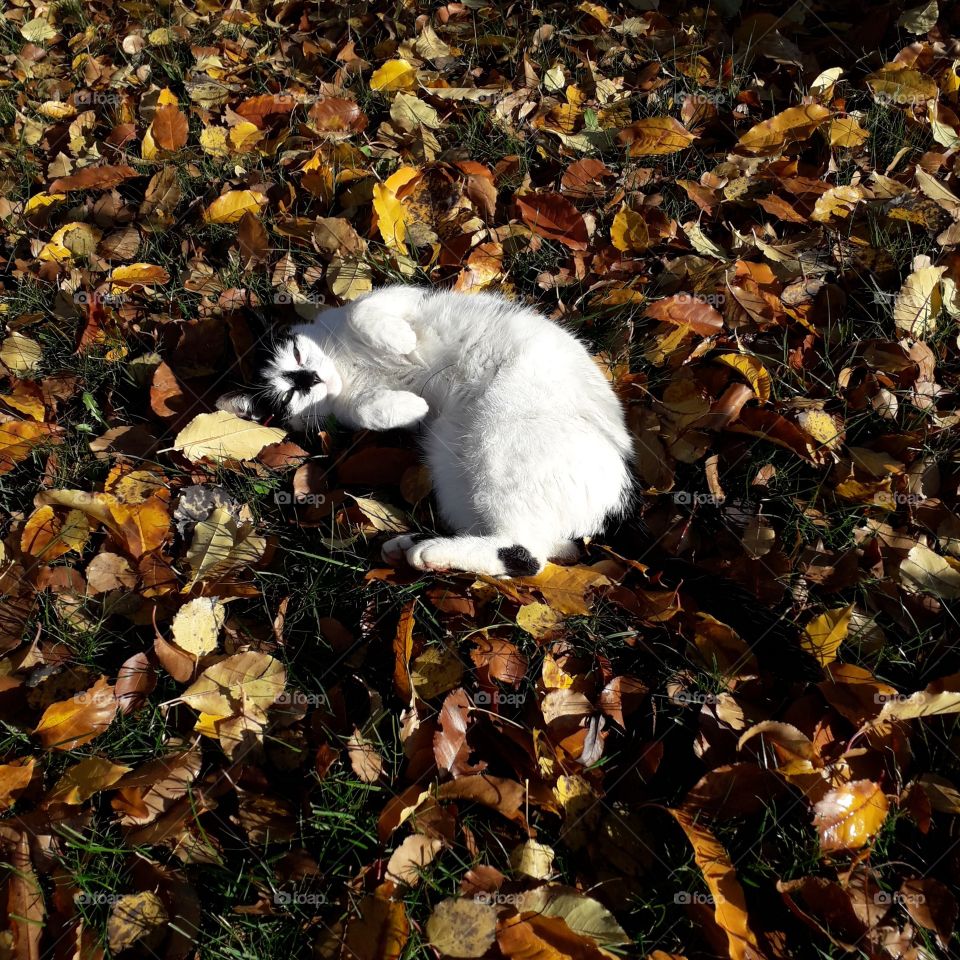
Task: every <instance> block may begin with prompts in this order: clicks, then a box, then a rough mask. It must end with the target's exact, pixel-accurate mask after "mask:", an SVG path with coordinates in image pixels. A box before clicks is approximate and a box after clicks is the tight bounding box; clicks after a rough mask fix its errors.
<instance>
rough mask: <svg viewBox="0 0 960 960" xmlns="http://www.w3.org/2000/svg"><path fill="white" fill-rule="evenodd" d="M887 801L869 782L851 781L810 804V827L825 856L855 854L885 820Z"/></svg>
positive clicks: (875, 786)
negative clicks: (841, 852) (840, 852)
mask: <svg viewBox="0 0 960 960" xmlns="http://www.w3.org/2000/svg"><path fill="white" fill-rule="evenodd" d="M887 808H888V804H887V798H886V796H884V793H883V791H882V790H881V789H880V787H879V786H878V785H877V784H875V783H873V782H872V781H870V780H855V781H853V782H851V783H845V784H843V785H842V786H840V787H837V788H835V789H833V790H830V791H829V792H828V793H827V794H825V795H824V797H823V799H821V800H819V801H818V802H817V803H816V804H814V808H813V812H814V817H813V825H814V826H815V827H816V829H817V834H818V835H819V837H820V849H821V850H823V851H824V852H825V853H835V852H838V851H845V850H859V849H860V848H861V847H863V846H865V845H866V844H867V843H869V842H870V841H871V840H872V839H873V838H874V837H875V836H876V835H877V833H878V832H879V830H880V828H881V827H882V826H883V823H884V821H885V820H886V818H887Z"/></svg>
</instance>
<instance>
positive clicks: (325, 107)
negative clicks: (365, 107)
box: [307, 97, 367, 134]
mask: <svg viewBox="0 0 960 960" xmlns="http://www.w3.org/2000/svg"><path fill="white" fill-rule="evenodd" d="M307 119H308V120H309V121H310V123H311V124H312V125H313V128H314V129H315V130H316V131H317V132H318V133H341V132H349V133H351V134H353V133H359V132H360V131H361V130H363V129H364V127H366V125H367V117H366V114H364V112H363V111H362V110H361V109H360V107H359V106H358V105H357V102H356V101H355V100H347V99H345V98H343V97H324V98H323V99H322V100H318V101H317V102H316V103H315V104H314V105H313V106H312V107H311V108H310V112H309V113H308V114H307Z"/></svg>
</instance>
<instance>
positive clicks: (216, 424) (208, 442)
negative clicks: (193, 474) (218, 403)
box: [173, 410, 287, 462]
mask: <svg viewBox="0 0 960 960" xmlns="http://www.w3.org/2000/svg"><path fill="white" fill-rule="evenodd" d="M286 435H287V434H286V431H285V430H281V429H279V428H278V427H262V426H260V424H259V423H253V422H252V421H250V420H243V419H241V418H240V417H238V416H236V414H233V413H227V412H226V411H225V410H218V411H217V412H216V413H201V414H198V415H197V416H196V417H194V418H193V419H192V420H191V421H190V423H188V424H187V425H186V426H185V427H184V428H183V429H182V430H181V431H180V432H179V433H178V434H177V438H176V440H174V443H173V449H174V450H179V451H180V452H181V453H182V454H183V455H184V456H185V457H186V458H187V459H188V460H192V461H194V462H196V461H197V460H202V459H204V458H205V457H206V458H207V459H209V460H216V461H220V460H253V459H254V458H255V457H256V456H257V454H258V453H260V451H261V450H262V449H263V448H264V447H265V446H267V445H268V444H271V443H279V442H280V441H281V440H283V438H284V437H285V436H286Z"/></svg>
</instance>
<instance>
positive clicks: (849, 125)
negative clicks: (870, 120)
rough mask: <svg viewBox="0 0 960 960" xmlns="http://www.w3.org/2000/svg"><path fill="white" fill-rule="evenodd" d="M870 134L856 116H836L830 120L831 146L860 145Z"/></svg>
mask: <svg viewBox="0 0 960 960" xmlns="http://www.w3.org/2000/svg"><path fill="white" fill-rule="evenodd" d="M869 136H870V131H869V130H864V129H863V127H861V126H860V124H859V123H857V119H856V117H836V118H834V119H833V120H831V121H830V146H831V147H859V146H860V144H861V143H863V142H864V141H865V140H866V139H867V138H868V137H869Z"/></svg>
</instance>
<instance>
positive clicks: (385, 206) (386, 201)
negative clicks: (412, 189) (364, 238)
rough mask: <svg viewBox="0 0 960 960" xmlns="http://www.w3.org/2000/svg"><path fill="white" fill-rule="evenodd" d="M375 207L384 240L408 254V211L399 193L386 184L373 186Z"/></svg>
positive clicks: (378, 225) (390, 245) (388, 244)
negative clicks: (399, 198) (404, 207)
mask: <svg viewBox="0 0 960 960" xmlns="http://www.w3.org/2000/svg"><path fill="white" fill-rule="evenodd" d="M373 209H374V210H375V211H376V214H377V227H378V228H379V230H380V236H381V237H383V242H384V243H385V244H386V245H387V246H388V247H392V248H393V249H395V250H397V251H399V252H400V253H402V254H406V252H407V245H406V243H405V242H404V240H405V238H406V235H407V227H406V219H405V218H406V212H405V211H404V209H403V204H402V203H401V202H400V201H399V200H398V199H397V195H396V194H395V193H394V192H393V191H392V190H390V189H388V188H387V186H386V184H383V183H377V184H374V187H373Z"/></svg>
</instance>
